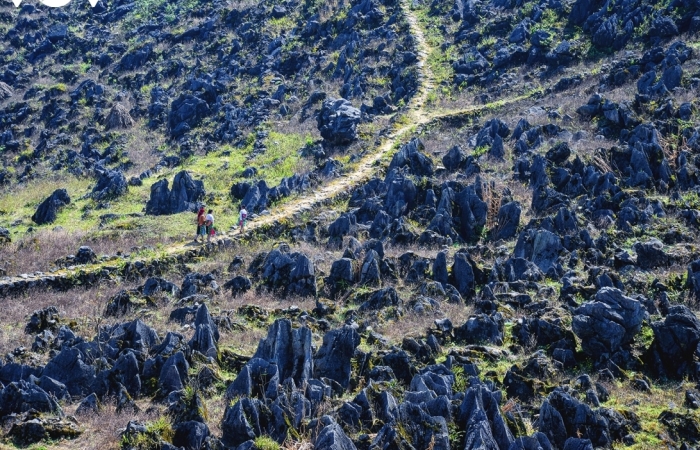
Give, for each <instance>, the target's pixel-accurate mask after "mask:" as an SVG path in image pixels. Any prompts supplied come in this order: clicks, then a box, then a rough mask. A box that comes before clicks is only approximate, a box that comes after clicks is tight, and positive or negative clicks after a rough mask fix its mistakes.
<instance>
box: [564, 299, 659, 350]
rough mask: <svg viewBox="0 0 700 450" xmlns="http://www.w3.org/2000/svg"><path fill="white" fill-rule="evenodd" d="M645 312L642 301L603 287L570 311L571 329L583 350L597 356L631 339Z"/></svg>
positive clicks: (637, 330)
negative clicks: (592, 297) (571, 313)
mask: <svg viewBox="0 0 700 450" xmlns="http://www.w3.org/2000/svg"><path fill="white" fill-rule="evenodd" d="M646 316H647V314H646V311H645V310H644V307H643V306H642V304H641V303H640V302H639V301H638V300H635V299H632V298H630V297H626V296H625V295H623V293H622V291H620V290H619V289H616V288H611V287H604V288H602V289H600V290H599V291H598V293H597V294H596V296H595V300H594V301H592V302H587V303H584V304H583V305H582V306H580V307H578V308H576V309H575V310H574V313H573V323H572V329H573V331H574V333H576V336H578V337H579V338H580V339H581V346H582V348H583V351H584V352H586V353H588V354H589V355H591V356H593V357H594V358H601V357H604V356H606V355H607V356H610V355H612V354H613V353H615V352H617V351H618V350H620V349H621V348H623V346H626V345H628V344H630V343H631V342H632V340H633V339H634V336H635V335H636V334H637V333H638V332H639V331H640V330H641V327H642V321H643V320H644V319H645V318H646Z"/></svg>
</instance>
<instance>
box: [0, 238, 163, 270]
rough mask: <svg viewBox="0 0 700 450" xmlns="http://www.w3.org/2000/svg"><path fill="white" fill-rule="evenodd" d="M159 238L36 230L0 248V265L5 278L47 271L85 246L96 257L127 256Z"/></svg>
mask: <svg viewBox="0 0 700 450" xmlns="http://www.w3.org/2000/svg"><path fill="white" fill-rule="evenodd" d="M162 243H163V240H162V236H153V235H146V234H141V233H110V234H102V235H98V236H95V235H94V234H91V233H87V232H68V231H64V230H60V229H59V230H50V229H40V230H39V231H37V232H35V233H32V234H29V235H26V236H25V237H23V238H21V239H20V240H17V241H15V242H12V243H10V244H7V245H5V246H2V247H0V264H1V266H0V267H2V268H3V269H5V270H6V271H7V273H8V275H11V274H20V273H33V272H37V271H40V272H47V271H49V270H50V269H51V268H52V267H54V265H55V261H56V260H57V259H60V258H64V257H66V256H68V255H74V254H75V253H76V252H77V251H78V249H79V248H80V246H82V245H87V246H89V247H90V248H92V250H93V251H94V252H95V254H96V255H97V256H98V257H99V256H100V255H114V254H116V253H117V252H118V251H121V252H123V253H129V252H130V251H131V249H132V248H133V247H141V246H156V245H158V244H162Z"/></svg>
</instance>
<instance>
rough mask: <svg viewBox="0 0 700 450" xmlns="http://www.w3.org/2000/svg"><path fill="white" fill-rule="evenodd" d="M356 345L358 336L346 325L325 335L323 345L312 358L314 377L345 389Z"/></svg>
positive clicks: (348, 380) (358, 340)
mask: <svg viewBox="0 0 700 450" xmlns="http://www.w3.org/2000/svg"><path fill="white" fill-rule="evenodd" d="M358 345H360V335H359V334H357V331H355V329H354V328H352V327H350V326H348V325H345V326H344V327H343V328H339V329H336V330H332V331H329V332H328V333H326V334H325V335H324V336H323V345H322V346H321V348H320V349H319V350H318V352H317V353H316V355H315V356H314V377H315V378H320V377H326V378H330V379H331V380H334V381H336V382H338V383H339V384H340V385H341V386H342V387H343V388H344V389H347V387H348V385H349V383H350V373H351V369H352V367H351V364H350V360H351V359H352V357H353V356H354V354H355V348H356V347H357V346H358Z"/></svg>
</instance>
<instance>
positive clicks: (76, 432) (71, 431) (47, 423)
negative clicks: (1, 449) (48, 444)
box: [7, 416, 83, 447]
mask: <svg viewBox="0 0 700 450" xmlns="http://www.w3.org/2000/svg"><path fill="white" fill-rule="evenodd" d="M29 417H31V416H29ZM29 417H27V418H26V419H25V420H23V421H19V422H15V423H14V424H13V425H12V428H10V431H9V432H8V433H7V436H8V437H9V438H11V439H12V440H13V441H14V442H15V444H17V445H20V446H22V447H24V446H29V445H31V444H36V443H37V442H41V441H49V440H50V441H58V440H61V439H74V438H76V437H78V436H80V435H81V434H82V432H83V431H82V430H81V429H80V428H79V427H78V426H77V425H76V424H75V423H73V422H71V421H69V420H66V419H62V418H60V417H49V418H42V417H36V418H29Z"/></svg>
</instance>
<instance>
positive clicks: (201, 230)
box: [194, 206, 207, 242]
mask: <svg viewBox="0 0 700 450" xmlns="http://www.w3.org/2000/svg"><path fill="white" fill-rule="evenodd" d="M206 232H207V228H206V226H205V225H204V206H201V207H200V208H199V211H198V212H197V233H196V234H195V236H194V241H195V242H199V236H202V242H204V234H205V233H206Z"/></svg>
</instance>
